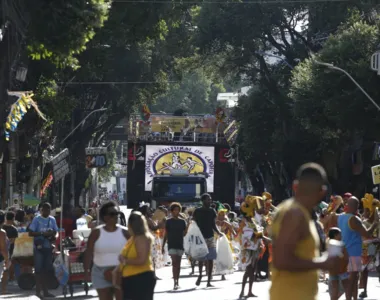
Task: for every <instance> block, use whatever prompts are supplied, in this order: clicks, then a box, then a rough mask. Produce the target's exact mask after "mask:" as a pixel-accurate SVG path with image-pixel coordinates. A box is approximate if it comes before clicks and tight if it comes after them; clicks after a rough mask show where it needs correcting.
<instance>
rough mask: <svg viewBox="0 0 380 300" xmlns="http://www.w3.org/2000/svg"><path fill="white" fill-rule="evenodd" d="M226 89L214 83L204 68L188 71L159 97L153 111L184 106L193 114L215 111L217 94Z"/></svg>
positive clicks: (168, 110)
mask: <svg viewBox="0 0 380 300" xmlns="http://www.w3.org/2000/svg"><path fill="white" fill-rule="evenodd" d="M224 91H225V89H224V87H223V84H213V83H212V81H211V80H210V79H209V78H208V77H207V76H206V74H205V73H204V72H203V71H202V70H200V69H198V70H194V71H192V72H186V73H185V74H184V75H183V76H182V80H181V81H180V82H176V83H173V84H170V85H169V88H168V90H167V92H166V93H165V94H163V95H162V96H159V97H158V98H157V100H156V103H155V104H154V105H153V106H152V111H154V112H159V111H164V112H166V113H173V112H174V110H175V109H177V108H182V109H184V110H186V111H187V112H188V113H193V114H210V113H214V112H215V109H216V107H217V105H218V104H217V102H216V98H217V94H218V93H221V92H224Z"/></svg>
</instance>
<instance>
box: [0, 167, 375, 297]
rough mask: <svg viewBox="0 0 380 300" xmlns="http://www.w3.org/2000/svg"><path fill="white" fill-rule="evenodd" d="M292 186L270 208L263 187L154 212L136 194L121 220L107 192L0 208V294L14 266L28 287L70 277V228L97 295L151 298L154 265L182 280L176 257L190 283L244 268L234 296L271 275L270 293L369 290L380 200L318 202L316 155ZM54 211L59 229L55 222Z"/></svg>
mask: <svg viewBox="0 0 380 300" xmlns="http://www.w3.org/2000/svg"><path fill="white" fill-rule="evenodd" d="M293 193H294V196H293V198H291V199H288V200H285V201H282V203H281V204H280V205H278V206H277V207H275V206H274V205H273V203H272V200H273V199H272V196H271V194H270V193H267V192H264V193H263V194H262V195H260V196H253V195H248V196H247V197H246V198H245V200H244V202H243V203H242V204H241V206H240V208H239V211H233V210H232V209H231V208H230V206H229V205H228V204H222V203H219V202H217V201H215V202H214V201H213V199H211V196H210V195H209V194H204V195H202V196H201V203H200V204H199V207H195V208H194V207H182V206H181V204H180V203H172V204H171V205H170V206H169V207H159V208H158V209H156V210H155V211H153V210H152V209H151V208H150V207H149V205H146V204H144V203H142V204H141V206H140V207H139V208H138V209H136V210H133V211H132V212H131V214H130V216H129V218H128V220H126V218H125V216H124V214H123V213H122V212H120V211H119V209H118V204H117V203H116V202H113V201H107V202H105V203H103V204H102V205H101V207H100V208H99V209H98V210H96V209H90V210H89V211H87V212H86V211H85V210H84V209H83V208H81V207H77V208H75V209H74V210H70V208H68V207H66V208H64V209H63V212H62V214H61V212H60V211H59V210H58V209H57V210H56V211H55V213H56V216H54V214H53V215H52V211H51V207H50V204H49V203H42V204H41V205H40V206H39V207H38V209H37V211H34V210H33V209H30V208H28V209H24V210H21V209H15V208H9V209H8V210H7V211H5V212H4V211H0V226H1V228H2V229H1V231H0V276H1V293H2V294H6V293H7V285H9V284H16V282H17V278H18V277H20V276H21V275H20V274H23V273H28V272H29V273H32V274H33V272H34V275H35V276H34V277H35V283H36V284H35V286H36V295H37V296H38V297H40V298H41V299H42V298H50V297H54V296H53V295H52V294H50V293H49V291H48V289H49V288H50V287H49V284H48V281H49V280H47V279H49V276H50V277H51V274H52V272H53V273H54V272H55V274H56V275H57V278H58V277H59V278H58V281H59V283H60V284H62V285H63V284H67V278H68V277H67V276H66V277H65V276H63V277H64V278H63V277H62V273H59V272H57V264H56V260H57V258H56V257H57V253H58V252H57V251H58V250H60V249H59V248H60V246H61V245H60V244H59V243H57V242H56V239H57V236H58V234H62V232H64V234H65V239H64V242H65V246H67V247H69V246H70V247H78V244H77V241H75V239H74V235H75V234H74V233H75V232H76V231H78V230H82V231H85V230H88V231H89V232H90V233H89V236H88V238H87V239H86V240H85V241H83V239H81V243H82V245H85V247H84V250H83V258H82V263H83V269H84V277H83V278H84V281H88V282H91V283H92V285H93V287H94V288H95V289H96V291H97V293H98V296H99V299H100V300H108V299H126V300H151V299H153V297H154V288H155V285H156V281H157V280H159V278H157V276H156V273H155V270H157V269H159V268H162V267H164V266H169V265H171V266H172V272H173V289H174V290H178V289H180V272H181V263H182V262H183V258H184V257H185V258H186V259H187V260H188V263H189V264H190V266H191V275H194V276H196V277H197V279H196V281H195V282H194V284H195V285H196V286H200V285H201V284H202V279H203V278H204V277H203V276H205V278H206V285H207V287H212V279H213V278H214V277H216V276H221V279H222V280H226V277H228V275H229V274H232V273H233V272H236V271H242V272H243V273H242V274H243V281H242V285H241V293H240V295H239V297H240V298H241V299H245V298H250V297H256V296H255V285H254V282H256V281H260V280H271V282H272V285H271V288H270V299H272V300H279V299H285V300H287V299H293V300H316V299H317V297H318V282H320V281H324V282H326V283H327V284H328V286H327V288H328V291H329V294H330V297H331V299H332V300H337V299H340V297H342V298H343V297H344V296H345V298H344V299H347V300H351V299H358V297H359V298H366V297H368V295H367V282H368V276H369V273H371V272H380V268H379V213H378V209H377V208H378V207H380V205H379V200H377V199H375V198H374V196H373V195H372V194H365V195H364V196H363V198H361V199H360V200H359V199H358V198H356V197H355V196H353V195H352V194H350V193H346V194H344V195H342V196H340V195H333V196H331V199H330V203H326V202H324V201H322V200H324V199H325V197H326V193H327V176H326V173H325V171H324V169H323V168H322V167H321V166H319V165H317V164H314V163H309V164H305V165H303V166H301V168H300V169H299V171H298V173H297V176H296V179H295V181H294V183H293ZM97 213H98V214H99V215H97ZM61 216H63V217H62V224H63V226H62V227H63V229H64V230H63V229H58V225H59V224H61V220H60V218H61ZM57 224H58V225H57ZM28 239H29V242H30V241H32V247H31V252H32V253H31V255H32V258H33V259H32V260H33V264H32V265H29V266H28V265H27V264H24V263H22V261H23V260H22V259H21V258H22V256H27V255H28V254H26V252H28V250H27V248H28V247H27V244H26V243H27V240H28ZM29 248H30V247H29ZM29 252H30V251H29ZM29 255H30V253H29ZM53 262H54V264H53ZM59 266H60V265H59V264H58V267H59ZM61 267H62V266H61ZM58 269H59V268H58ZM63 269H64V270H65V272H68V270H67V268H66V269H65V268H63ZM196 269H197V271H198V274H197V275H196ZM58 273H59V274H58ZM66 275H67V274H66ZM19 285H20V283H19ZM247 285H248V290H246V286H247ZM360 289H362V291H361V293H360V295H359V290H360ZM371 296H376V297H379V294H377V295H371Z"/></svg>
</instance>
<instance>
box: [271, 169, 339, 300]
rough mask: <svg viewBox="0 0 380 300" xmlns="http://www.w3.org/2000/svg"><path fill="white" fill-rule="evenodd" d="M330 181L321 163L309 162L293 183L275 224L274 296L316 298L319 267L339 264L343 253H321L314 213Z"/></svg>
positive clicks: (331, 267) (274, 299)
mask: <svg viewBox="0 0 380 300" xmlns="http://www.w3.org/2000/svg"><path fill="white" fill-rule="evenodd" d="M326 183H327V175H326V172H325V170H324V169H323V168H322V167H321V166H320V165H318V164H315V163H308V164H305V165H303V166H301V168H300V169H299V170H298V172H297V179H296V180H295V181H294V183H293V190H294V195H295V196H294V198H292V199H289V200H287V201H285V202H283V203H281V205H279V207H278V211H277V213H276V215H275V217H274V220H273V224H272V228H271V231H272V238H273V239H272V241H273V268H272V286H271V289H270V299H271V300H283V299H292V300H316V299H317V297H318V279H319V274H318V270H319V269H323V270H334V269H335V268H337V267H339V257H329V258H327V259H321V258H320V257H318V256H319V240H320V238H319V236H318V232H317V229H316V227H315V223H314V221H313V220H312V216H311V215H312V211H313V208H314V207H315V206H317V205H318V203H319V202H320V201H321V200H322V199H323V198H324V196H325V194H326V190H327V186H326Z"/></svg>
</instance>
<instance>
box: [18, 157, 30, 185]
mask: <svg viewBox="0 0 380 300" xmlns="http://www.w3.org/2000/svg"><path fill="white" fill-rule="evenodd" d="M32 172H33V170H32V159H31V158H30V157H24V158H21V159H20V160H19V162H18V164H17V182H21V183H28V182H29V180H30V178H31V177H32Z"/></svg>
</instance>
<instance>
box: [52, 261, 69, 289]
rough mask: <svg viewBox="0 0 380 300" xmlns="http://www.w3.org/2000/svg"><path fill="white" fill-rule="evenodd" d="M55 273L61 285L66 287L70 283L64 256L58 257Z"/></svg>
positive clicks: (55, 263) (55, 262)
mask: <svg viewBox="0 0 380 300" xmlns="http://www.w3.org/2000/svg"><path fill="white" fill-rule="evenodd" d="M53 266H54V271H55V277H56V278H57V280H58V282H59V284H60V285H61V286H64V285H66V284H67V282H68V281H69V270H68V269H67V266H66V264H65V261H64V259H63V256H62V254H60V255H58V256H57V258H56V259H55V260H54V264H53Z"/></svg>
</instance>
